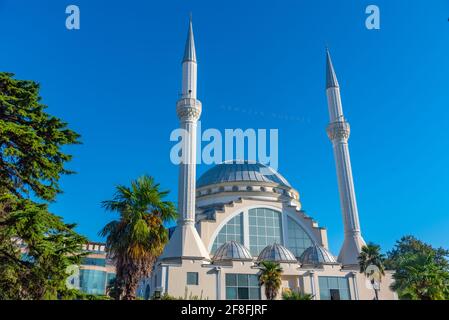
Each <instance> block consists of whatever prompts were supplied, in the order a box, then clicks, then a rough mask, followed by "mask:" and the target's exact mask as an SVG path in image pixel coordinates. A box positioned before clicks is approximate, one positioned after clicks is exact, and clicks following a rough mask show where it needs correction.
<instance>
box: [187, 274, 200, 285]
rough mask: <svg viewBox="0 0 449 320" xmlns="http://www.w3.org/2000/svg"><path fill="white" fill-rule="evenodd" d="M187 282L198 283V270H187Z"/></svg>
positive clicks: (190, 283)
mask: <svg viewBox="0 0 449 320" xmlns="http://www.w3.org/2000/svg"><path fill="white" fill-rule="evenodd" d="M187 284H188V285H192V286H197V285H198V272H187Z"/></svg>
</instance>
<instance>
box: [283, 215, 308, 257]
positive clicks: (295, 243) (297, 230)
mask: <svg viewBox="0 0 449 320" xmlns="http://www.w3.org/2000/svg"><path fill="white" fill-rule="evenodd" d="M287 224H288V242H287V248H288V249H289V250H290V251H291V252H292V253H293V254H294V255H295V257H297V258H299V257H300V256H301V254H302V253H303V252H304V250H306V249H307V248H308V247H310V246H312V240H311V239H310V237H309V236H308V235H307V233H306V232H305V231H304V229H303V228H302V227H301V226H300V225H299V224H298V223H296V221H295V220H293V219H292V218H290V217H288V218H287Z"/></svg>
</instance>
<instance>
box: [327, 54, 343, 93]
mask: <svg viewBox="0 0 449 320" xmlns="http://www.w3.org/2000/svg"><path fill="white" fill-rule="evenodd" d="M333 87H336V88H339V87H340V85H339V84H338V80H337V75H336V74H335V70H334V66H333V64H332V59H331V55H330V53H329V49H328V48H326V89H329V88H333Z"/></svg>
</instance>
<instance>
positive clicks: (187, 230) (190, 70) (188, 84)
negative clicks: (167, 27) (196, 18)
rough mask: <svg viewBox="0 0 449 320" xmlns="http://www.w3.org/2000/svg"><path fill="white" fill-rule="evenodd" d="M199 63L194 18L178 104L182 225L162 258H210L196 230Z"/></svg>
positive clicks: (199, 110) (186, 49)
mask: <svg viewBox="0 0 449 320" xmlns="http://www.w3.org/2000/svg"><path fill="white" fill-rule="evenodd" d="M196 83H197V62H196V52H195V41H194V38H193V28H192V19H190V23H189V31H188V34H187V41H186V46H185V51H184V58H183V60H182V93H181V97H180V99H179V100H178V102H177V104H176V113H177V115H178V118H179V121H180V127H181V129H183V130H184V133H185V136H184V139H183V145H182V146H183V149H182V152H183V154H182V159H183V160H182V161H181V164H180V165H179V181H178V212H179V215H180V218H179V220H178V225H177V227H176V229H175V232H174V233H173V235H172V237H171V239H170V241H169V243H168V244H167V246H166V247H165V250H164V253H163V254H162V257H161V258H162V259H168V258H193V259H195V258H197V259H209V254H208V252H207V250H206V248H205V246H204V243H203V242H202V240H201V238H200V236H199V234H198V231H197V230H196V228H195V200H196V190H195V189H196V135H197V122H198V119H199V118H200V115H201V102H200V101H199V100H197V98H196Z"/></svg>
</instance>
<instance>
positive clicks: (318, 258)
mask: <svg viewBox="0 0 449 320" xmlns="http://www.w3.org/2000/svg"><path fill="white" fill-rule="evenodd" d="M299 261H300V262H301V263H302V264H306V265H319V264H336V263H338V262H337V260H336V259H335V257H334V256H333V255H332V254H331V253H330V252H329V251H328V250H327V249H326V248H324V247H322V246H319V245H313V246H311V247H309V248H307V249H306V250H304V252H303V253H302V255H301V257H300V258H299Z"/></svg>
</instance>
